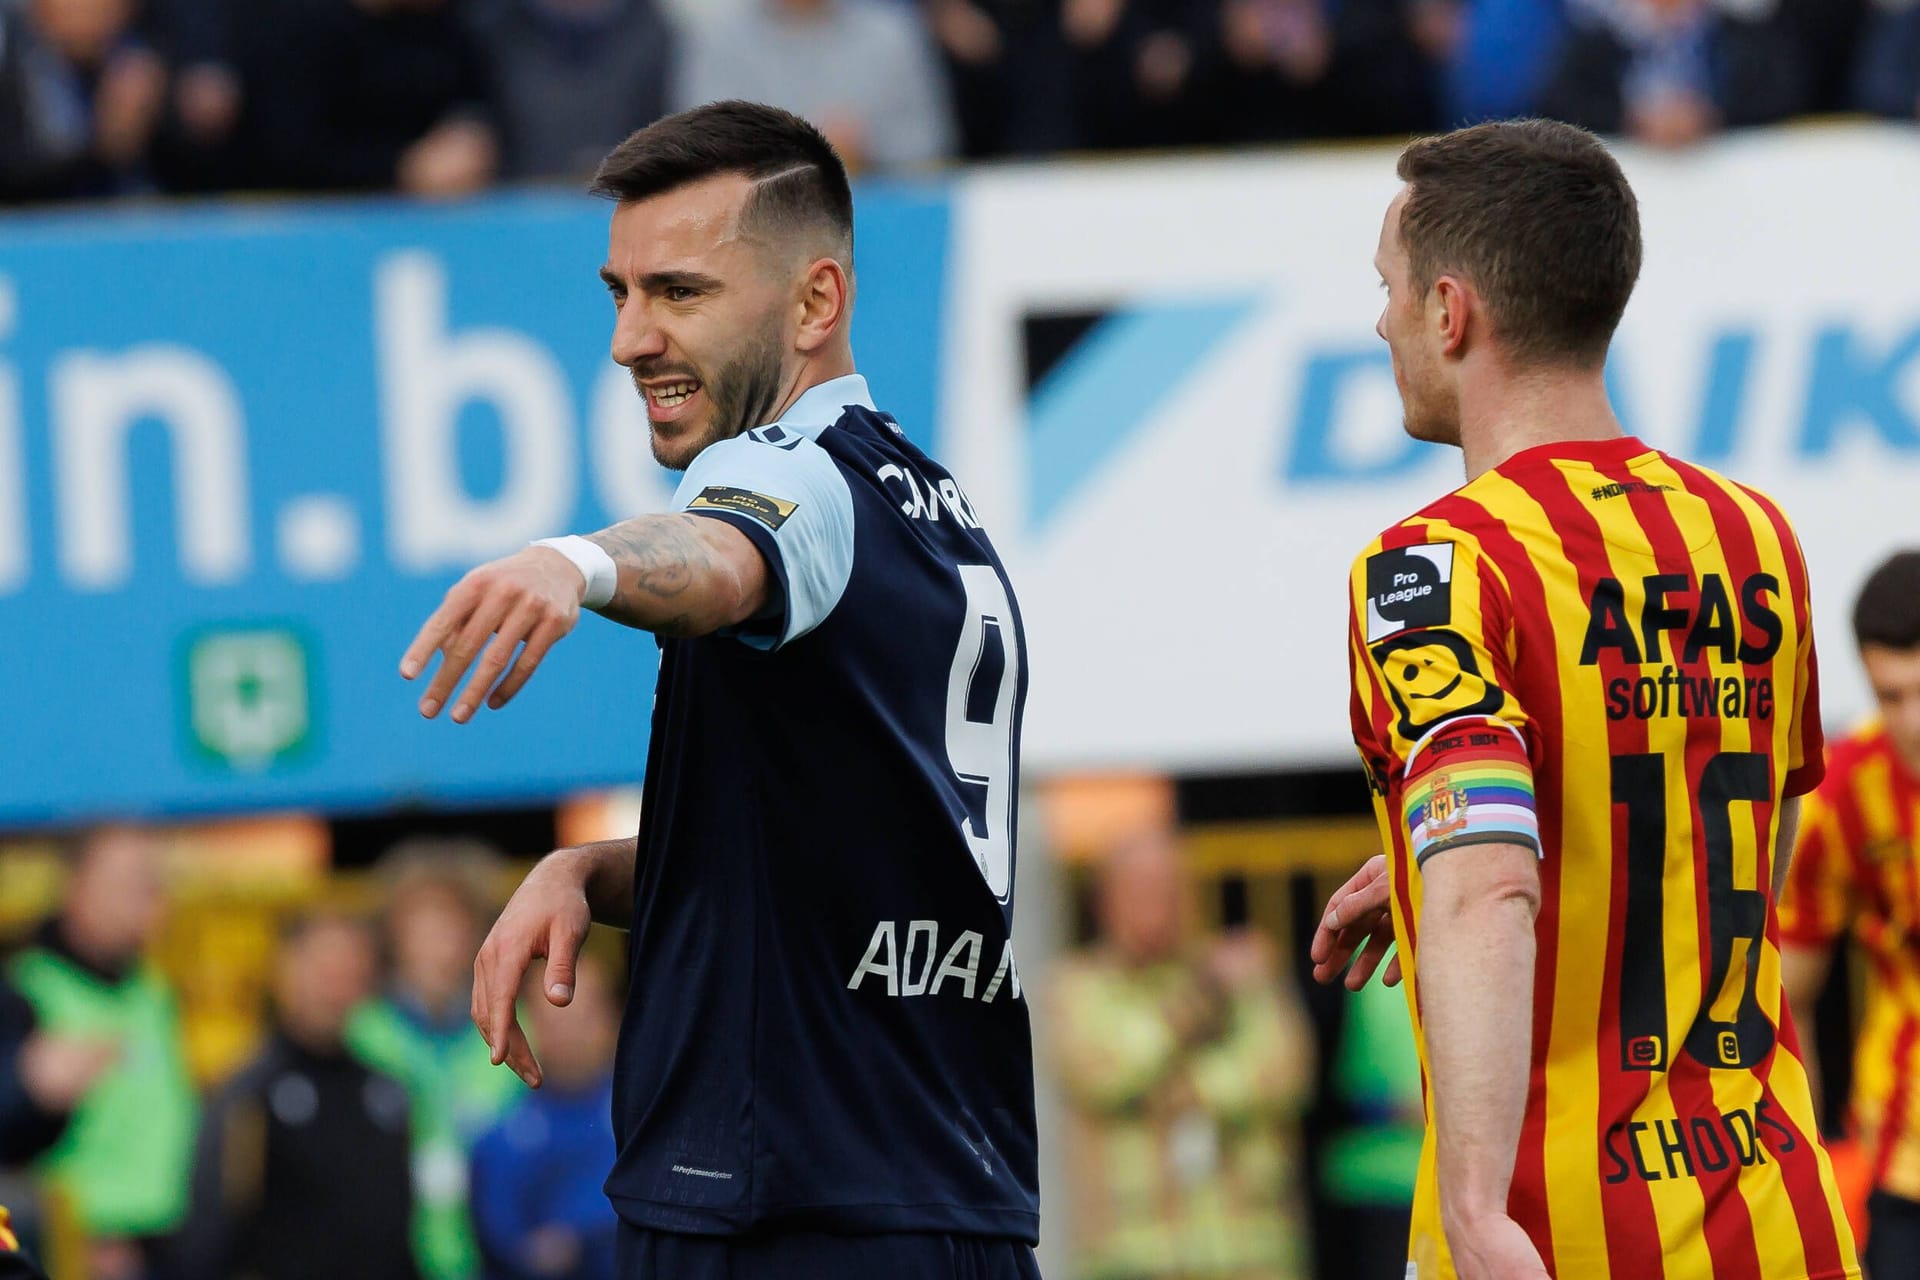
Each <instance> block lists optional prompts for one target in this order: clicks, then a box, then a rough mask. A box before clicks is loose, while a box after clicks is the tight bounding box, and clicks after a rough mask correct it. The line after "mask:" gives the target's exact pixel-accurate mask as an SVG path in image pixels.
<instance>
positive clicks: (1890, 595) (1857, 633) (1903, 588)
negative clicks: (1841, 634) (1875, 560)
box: [1853, 551, 1920, 649]
mask: <svg viewBox="0 0 1920 1280" xmlns="http://www.w3.org/2000/svg"><path fill="white" fill-rule="evenodd" d="M1853 638H1854V639H1855V640H1857V641H1858V642H1859V643H1860V645H1861V647H1862V648H1864V647H1866V646H1867V645H1870V644H1879V645H1885V646H1886V647H1887V648H1889V649H1920V551H1901V552H1897V553H1895V554H1894V555H1892V556H1889V557H1888V558H1887V559H1886V560H1885V561H1883V562H1882V563H1881V565H1880V567H1879V568H1878V569H1875V570H1874V571H1873V572H1872V573H1870V574H1868V575H1867V581H1866V584H1865V585H1864V586H1862V587H1861V588H1860V597H1859V599H1857V600H1855V601H1854V602H1853Z"/></svg>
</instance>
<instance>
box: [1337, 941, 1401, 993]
mask: <svg viewBox="0 0 1920 1280" xmlns="http://www.w3.org/2000/svg"><path fill="white" fill-rule="evenodd" d="M1392 945H1393V931H1392V930H1387V931H1386V932H1385V933H1376V934H1374V935H1373V938H1372V939H1371V940H1370V941H1369V942H1368V943H1367V945H1366V948H1365V949H1364V950H1362V951H1361V952H1360V954H1359V956H1358V957H1357V958H1355V960H1354V962H1353V963H1352V964H1351V965H1349V966H1348V967H1347V990H1349V991H1358V990H1359V989H1360V988H1362V987H1364V986H1366V985H1367V979H1369V978H1371V977H1373V971H1374V970H1375V969H1378V968H1379V967H1380V962H1381V961H1382V960H1384V959H1386V956H1387V948H1389V947H1391V946H1392Z"/></svg>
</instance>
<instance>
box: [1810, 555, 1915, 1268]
mask: <svg viewBox="0 0 1920 1280" xmlns="http://www.w3.org/2000/svg"><path fill="white" fill-rule="evenodd" d="M1853 631H1854V638H1855V639H1856V640H1857V641H1858V642H1859V646H1860V660H1861V662H1862V664H1863V665H1864V666H1865V667H1866V672H1867V683H1868V684H1869V685H1870V686H1872V689H1873V696H1874V701H1875V702H1876V703H1877V704H1878V709H1879V714H1878V715H1877V716H1876V717H1875V718H1874V719H1873V720H1872V721H1870V722H1869V723H1867V724H1866V725H1864V726H1862V727H1861V728H1860V729H1859V730H1857V731H1856V732H1854V733H1853V734H1851V735H1849V736H1848V737H1847V738H1846V739H1845V740H1844V741H1842V742H1839V743H1837V744H1835V746H1834V748H1833V751H1832V752H1831V754H1830V756H1829V758H1828V761H1827V776H1826V779H1825V780H1824V781H1823V782H1821V784H1820V788H1819V790H1817V791H1815V792H1814V793H1813V795H1812V796H1810V797H1808V800H1807V808H1806V813H1805V815H1804V816H1803V817H1802V819H1801V823H1800V841H1799V845H1798V846H1797V848H1796V850H1795V852H1794V855H1793V870H1792V873H1791V875H1790V876H1789V879H1788V884H1787V891H1786V893H1785V894H1784V895H1783V896H1782V898H1781V900H1780V943H1781V945H1780V972H1781V978H1782V980H1783V982H1784V983H1785V984H1786V989H1787V998H1788V1001H1789V1003H1791V1005H1792V1006H1793V1009H1794V1011H1795V1013H1796V1014H1797V1015H1798V1016H1799V1020H1800V1023H1801V1026H1802V1027H1806V1028H1810V1027H1811V1025H1812V1021H1811V1019H1812V1014H1813V1002H1814V1001H1815V999H1816V998H1817V997H1818V996H1819V994H1820V989H1821V988H1822V987H1823V986H1824V985H1825V983H1826V978H1827V970H1828V967H1829V962H1830V960H1831V958H1832V955H1833V944H1834V941H1835V940H1836V939H1837V938H1839V936H1840V935H1841V934H1842V933H1845V932H1847V931H1848V930H1851V931H1852V932H1853V934H1854V936H1855V937H1856V938H1857V939H1858V940H1859V942H1860V945H1861V948H1862V951H1863V952H1864V954H1865V956H1866V959H1867V982H1866V1002H1865V1008H1864V1016H1863V1017H1862V1019H1861V1027H1860V1039H1859V1042H1858V1044H1857V1045H1856V1047H1855V1051H1854V1073H1853V1098H1852V1106H1851V1108H1850V1111H1851V1117H1850V1119H1851V1122H1852V1126H1853V1127H1854V1128H1855V1129H1856V1130H1857V1131H1858V1133H1859V1135H1860V1137H1861V1139H1862V1141H1863V1143H1864V1145H1865V1150H1866V1155H1867V1160H1868V1163H1869V1166H1870V1168H1871V1171H1872V1172H1871V1182H1872V1194H1871V1196H1870V1197H1869V1199H1868V1202H1867V1204H1868V1214H1867V1217H1868V1225H1867V1241H1866V1246H1865V1249H1864V1251H1863V1252H1864V1254H1865V1257H1864V1261H1865V1262H1866V1264H1867V1268H1868V1271H1869V1273H1870V1274H1871V1275H1873V1276H1874V1277H1875V1278H1876V1280H1898V1278H1899V1277H1901V1276H1920V950H1916V947H1915V940H1916V939H1920V551H1905V552H1901V553H1900V554H1898V555H1896V556H1893V557H1892V558H1891V559H1889V560H1888V561H1886V563H1884V564H1882V565H1881V566H1880V567H1879V568H1877V569H1876V570H1874V572H1873V573H1872V574H1871V575H1869V577H1868V578H1867V581H1866V584H1865V585H1864V586H1863V587H1862V588H1861V590H1860V596H1859V599H1858V600H1857V601H1856V602H1855V604H1854V610H1853ZM1807 1038H1808V1039H1809V1040H1811V1038H1812V1037H1811V1036H1810V1035H1809V1036H1808V1037H1807Z"/></svg>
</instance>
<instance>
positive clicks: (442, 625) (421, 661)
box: [400, 591, 459, 680]
mask: <svg viewBox="0 0 1920 1280" xmlns="http://www.w3.org/2000/svg"><path fill="white" fill-rule="evenodd" d="M458 616H459V609H458V608H456V606H455V604H454V592H452V591H449V592H448V593H447V598H446V599H445V600H442V601H441V602H440V607H439V608H438V609H435V610H434V611H433V612H432V613H431V614H429V615H427V620H426V621H425V622H423V623H421V624H420V630H419V631H417V632H415V633H414V637H413V643H412V644H410V645H408V646H407V651H406V652H405V653H403V654H401V655H400V674H401V676H402V677H404V678H405V679H408V680H411V679H413V678H414V677H415V676H417V675H419V674H420V673H421V672H422V671H424V670H425V669H426V666H427V659H428V658H431V657H432V656H433V653H434V650H436V649H438V648H439V647H440V642H441V641H442V640H444V639H446V637H447V634H448V633H449V632H450V631H452V630H453V627H454V623H455V620H456V619H457V618H458Z"/></svg>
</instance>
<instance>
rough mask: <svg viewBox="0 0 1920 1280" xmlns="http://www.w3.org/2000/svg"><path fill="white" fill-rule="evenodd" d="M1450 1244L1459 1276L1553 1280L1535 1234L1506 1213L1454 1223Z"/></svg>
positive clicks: (1485, 1279) (1491, 1279) (1481, 1279)
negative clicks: (1536, 1243)
mask: <svg viewBox="0 0 1920 1280" xmlns="http://www.w3.org/2000/svg"><path fill="white" fill-rule="evenodd" d="M1447 1248H1448V1249H1449V1250H1451V1251H1452V1253H1453V1267H1454V1270H1455V1271H1457V1272H1459V1274H1460V1280H1552V1277H1550V1276H1549V1275H1548V1274H1547V1268H1546V1264H1545V1263H1543V1262H1541V1261H1540V1250H1539V1249H1537V1248H1535V1247H1534V1243H1533V1238H1532V1237H1531V1236H1529V1235H1528V1234H1527V1233H1526V1230H1525V1228H1523V1227H1522V1226H1521V1225H1520V1224H1519V1223H1517V1222H1515V1221H1514V1220H1513V1219H1512V1218H1509V1217H1508V1216H1507V1215H1506V1214H1504V1213H1495V1214H1488V1215H1486V1216H1484V1217H1480V1218H1474V1219H1470V1220H1467V1221H1465V1222H1455V1223H1453V1224H1451V1225H1450V1226H1448V1228H1447Z"/></svg>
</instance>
